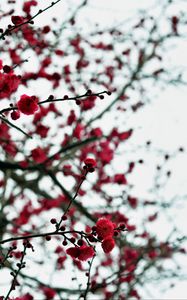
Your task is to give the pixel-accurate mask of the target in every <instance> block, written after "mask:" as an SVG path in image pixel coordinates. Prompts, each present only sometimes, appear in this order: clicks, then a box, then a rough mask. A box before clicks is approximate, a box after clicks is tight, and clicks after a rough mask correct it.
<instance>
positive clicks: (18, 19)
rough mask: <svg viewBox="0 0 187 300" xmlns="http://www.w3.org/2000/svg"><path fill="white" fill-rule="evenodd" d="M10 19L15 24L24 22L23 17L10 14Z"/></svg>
mask: <svg viewBox="0 0 187 300" xmlns="http://www.w3.org/2000/svg"><path fill="white" fill-rule="evenodd" d="M11 21H12V23H13V24H14V25H16V26H17V25H20V24H21V23H23V22H24V18H23V17H21V16H12V17H11Z"/></svg>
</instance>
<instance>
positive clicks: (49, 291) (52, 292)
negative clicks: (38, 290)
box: [42, 287, 56, 300]
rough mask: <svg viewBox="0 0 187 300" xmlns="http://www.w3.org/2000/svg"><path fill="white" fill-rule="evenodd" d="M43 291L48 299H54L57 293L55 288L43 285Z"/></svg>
mask: <svg viewBox="0 0 187 300" xmlns="http://www.w3.org/2000/svg"><path fill="white" fill-rule="evenodd" d="M42 291H43V293H44V295H45V296H46V299H48V300H49V299H53V298H54V296H55V295H56V292H55V290H53V289H51V288H49V287H42Z"/></svg>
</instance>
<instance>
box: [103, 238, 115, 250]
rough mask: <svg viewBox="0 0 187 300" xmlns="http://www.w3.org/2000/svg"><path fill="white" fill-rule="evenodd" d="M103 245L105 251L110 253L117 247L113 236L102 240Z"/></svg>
mask: <svg viewBox="0 0 187 300" xmlns="http://www.w3.org/2000/svg"><path fill="white" fill-rule="evenodd" d="M101 246H102V248H103V251H104V252H105V253H109V252H111V251H112V250H113V248H114V247H115V241H114V239H113V238H112V237H107V238H106V239H104V241H102V244H101Z"/></svg>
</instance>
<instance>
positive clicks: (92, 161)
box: [84, 157, 96, 168]
mask: <svg viewBox="0 0 187 300" xmlns="http://www.w3.org/2000/svg"><path fill="white" fill-rule="evenodd" d="M84 163H85V165H86V166H87V167H89V168H94V167H95V166H96V161H95V159H94V158H89V157H88V158H86V159H85V160H84Z"/></svg>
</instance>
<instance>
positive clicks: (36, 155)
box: [31, 147, 47, 163]
mask: <svg viewBox="0 0 187 300" xmlns="http://www.w3.org/2000/svg"><path fill="white" fill-rule="evenodd" d="M31 155H32V158H33V159H34V161H35V162H37V163H42V162H44V161H45V160H46V159H47V156H46V153H45V152H44V150H43V149H42V148H40V147H38V148H35V149H33V150H32V151H31Z"/></svg>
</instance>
